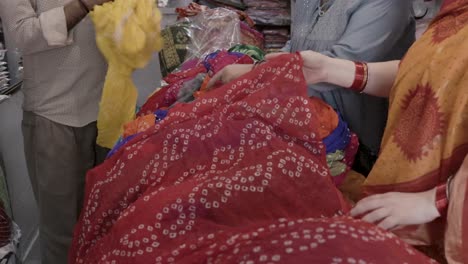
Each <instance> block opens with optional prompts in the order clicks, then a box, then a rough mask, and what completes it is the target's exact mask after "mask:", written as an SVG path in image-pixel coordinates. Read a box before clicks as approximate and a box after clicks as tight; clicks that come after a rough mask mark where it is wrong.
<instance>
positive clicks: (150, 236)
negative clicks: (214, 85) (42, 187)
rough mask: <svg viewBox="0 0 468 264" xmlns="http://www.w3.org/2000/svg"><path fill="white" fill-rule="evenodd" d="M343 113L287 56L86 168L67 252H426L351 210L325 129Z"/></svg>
mask: <svg viewBox="0 0 468 264" xmlns="http://www.w3.org/2000/svg"><path fill="white" fill-rule="evenodd" d="M335 115H336V113H335V112H334V110H333V109H331V108H330V107H329V106H328V105H326V104H325V103H323V102H322V101H320V100H318V99H310V98H308V97H307V93H306V84H305V80H304V78H303V73H302V59H301V57H300V56H299V55H297V54H291V55H283V56H281V57H279V58H277V59H275V60H272V61H270V62H268V63H264V64H262V65H260V66H258V67H257V68H256V69H255V70H254V71H252V72H250V73H248V74H247V75H245V76H243V77H241V78H240V79H237V80H235V81H233V82H231V83H229V84H226V85H225V86H223V87H221V88H219V89H216V90H214V91H212V92H210V93H208V94H206V95H205V96H204V97H202V98H200V99H198V100H196V101H194V102H192V103H189V104H178V105H176V106H175V107H174V108H173V109H171V112H170V114H169V116H168V117H167V118H166V119H164V120H163V121H162V122H161V123H159V124H157V125H156V126H155V127H154V128H150V129H149V130H147V131H146V132H144V133H142V134H141V135H139V136H137V137H136V138H134V139H133V140H132V141H130V142H129V143H128V144H127V145H126V146H125V147H124V148H123V149H121V150H120V151H119V152H117V153H116V154H115V155H114V156H112V158H110V159H109V160H107V161H106V162H105V163H104V164H103V165H101V166H100V167H98V168H96V169H94V170H92V171H90V172H89V174H88V176H87V183H86V194H85V195H86V196H85V197H86V199H85V203H84V208H83V212H82V215H81V218H80V221H79V223H78V225H77V227H76V230H75V237H74V241H73V245H72V249H71V253H70V259H69V260H70V261H69V262H70V263H86V264H92V263H144V264H146V263H395V259H398V260H401V263H405V262H406V263H431V262H432V261H431V260H429V259H428V258H427V257H425V256H423V255H422V254H420V253H419V252H417V251H416V250H414V249H412V248H411V247H410V246H408V245H407V244H405V243H404V242H402V241H401V240H399V239H398V238H397V237H396V236H394V235H393V234H391V233H387V232H384V231H382V230H380V229H378V228H376V227H373V226H371V225H368V224H364V223H362V222H360V221H357V220H352V219H350V218H348V217H346V216H343V215H345V214H346V213H347V212H348V210H349V205H348V204H347V202H346V201H345V200H344V199H343V197H342V195H341V193H340V192H339V191H338V190H337V189H336V187H335V185H334V183H333V181H332V179H331V177H330V172H329V169H328V167H327V164H326V157H325V149H324V145H323V143H322V139H323V138H324V137H326V136H327V135H329V134H330V132H331V131H332V130H333V129H334V128H335V126H336V124H330V121H329V120H336V116H335Z"/></svg>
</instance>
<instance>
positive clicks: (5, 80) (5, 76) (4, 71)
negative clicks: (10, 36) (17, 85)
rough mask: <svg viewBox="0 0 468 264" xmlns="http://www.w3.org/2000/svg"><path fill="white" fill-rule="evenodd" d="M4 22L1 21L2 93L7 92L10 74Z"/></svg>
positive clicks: (0, 67)
mask: <svg viewBox="0 0 468 264" xmlns="http://www.w3.org/2000/svg"><path fill="white" fill-rule="evenodd" d="M3 40H4V37H3V31H2V23H1V22H0V94H6V91H7V90H8V88H9V82H10V79H9V75H8V68H7V62H6V52H7V51H6V49H5V44H4V41H3Z"/></svg>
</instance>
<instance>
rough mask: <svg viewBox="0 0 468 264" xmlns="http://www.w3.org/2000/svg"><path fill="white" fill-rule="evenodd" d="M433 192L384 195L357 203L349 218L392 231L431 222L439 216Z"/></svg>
mask: <svg viewBox="0 0 468 264" xmlns="http://www.w3.org/2000/svg"><path fill="white" fill-rule="evenodd" d="M435 191H436V189H435V188H434V189H432V190H430V191H427V192H421V193H396V192H393V193H385V194H377V195H373V196H369V197H367V198H365V199H363V200H361V201H359V202H358V203H357V204H356V206H355V207H354V208H353V209H352V210H351V216H353V217H360V218H361V219H362V220H363V221H365V222H368V223H372V224H376V225H378V226H379V227H381V228H383V229H386V230H392V229H395V228H398V227H403V226H408V225H419V224H425V223H429V222H432V221H433V220H435V219H436V218H437V217H439V216H440V214H439V212H438V211H437V208H436V206H435Z"/></svg>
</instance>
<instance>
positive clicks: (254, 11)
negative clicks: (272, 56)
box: [244, 0, 291, 53]
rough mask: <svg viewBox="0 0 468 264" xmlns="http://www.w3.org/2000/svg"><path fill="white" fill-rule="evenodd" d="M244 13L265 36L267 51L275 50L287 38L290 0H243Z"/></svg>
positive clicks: (289, 22)
mask: <svg viewBox="0 0 468 264" xmlns="http://www.w3.org/2000/svg"><path fill="white" fill-rule="evenodd" d="M244 4H245V5H246V6H247V11H246V13H247V14H248V15H249V16H250V17H251V18H252V19H253V20H254V21H255V23H256V24H257V26H258V27H259V28H260V31H261V32H262V33H263V35H264V37H265V50H266V52H267V53H271V52H277V51H279V50H280V49H281V48H283V47H284V46H285V44H286V42H287V41H288V40H289V30H290V25H291V7H290V1H285V0H273V1H266V0H260V1H257V0H244Z"/></svg>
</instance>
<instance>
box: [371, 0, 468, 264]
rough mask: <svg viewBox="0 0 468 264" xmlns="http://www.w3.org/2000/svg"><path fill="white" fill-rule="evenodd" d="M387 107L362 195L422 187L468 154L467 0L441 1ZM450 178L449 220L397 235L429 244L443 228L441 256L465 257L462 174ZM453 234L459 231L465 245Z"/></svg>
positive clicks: (467, 225)
mask: <svg viewBox="0 0 468 264" xmlns="http://www.w3.org/2000/svg"><path fill="white" fill-rule="evenodd" d="M389 111H390V112H389V119H388V124H387V128H386V131H385V134H384V138H383V141H382V148H381V153H380V156H379V159H378V161H377V163H376V165H375V167H374V169H373V171H372V172H371V174H370V175H369V177H368V179H367V180H366V182H365V184H364V189H363V190H364V193H365V194H366V195H371V194H376V193H384V192H392V191H398V192H421V191H426V190H429V189H432V188H434V187H436V186H437V185H439V184H442V183H444V182H446V181H447V179H448V178H449V177H450V176H451V175H454V174H456V173H457V171H458V170H459V169H460V167H461V164H462V162H463V160H464V158H465V156H466V155H467V154H468V0H446V1H445V2H444V5H443V7H442V10H441V12H440V14H439V15H438V17H437V18H436V19H435V20H434V21H433V22H432V24H431V25H430V27H429V29H428V30H427V32H426V33H425V34H424V35H423V37H422V38H421V39H420V40H419V41H418V42H417V43H416V44H415V45H413V47H412V48H411V49H410V51H409V52H408V54H407V55H406V57H405V58H404V60H403V61H402V63H401V66H400V70H399V74H398V76H397V79H396V82H395V86H394V88H393V90H392V92H391V94H390V110H389ZM455 178H456V179H455V180H454V181H455V183H458V185H459V186H457V188H456V190H454V194H453V197H451V202H450V208H449V216H448V217H449V219H450V221H449V224H448V225H447V224H446V223H447V221H445V220H444V221H440V220H439V221H438V222H437V223H431V224H429V225H426V226H420V227H414V228H413V229H412V230H409V232H408V230H405V231H406V232H404V233H402V236H403V237H404V238H406V239H407V240H408V241H410V242H412V243H413V244H419V245H427V244H435V243H437V242H441V241H444V239H443V236H444V230H446V231H445V236H446V239H445V242H446V249H445V254H446V257H447V258H448V259H449V260H450V261H451V262H454V263H457V262H460V263H468V245H466V244H467V243H468V209H467V208H468V203H466V202H464V201H465V200H466V196H465V193H466V191H465V190H466V185H467V183H466V179H461V178H462V176H459V175H457V177H455ZM460 185H463V188H460ZM460 201H462V202H460ZM455 203H457V204H456V205H455ZM452 218H453V219H452ZM454 219H458V220H457V221H455V220H454ZM452 223H458V225H453V224H452ZM454 228H455V229H458V232H456V231H454V230H455V229H454ZM454 235H456V236H463V237H465V238H466V239H465V241H464V242H463V243H464V244H465V245H462V244H461V243H462V241H463V239H461V238H462V237H460V238H454ZM449 236H450V237H449ZM448 241H452V242H454V241H459V242H460V243H458V244H457V243H455V242H454V243H451V244H450V243H448ZM447 243H448V244H447Z"/></svg>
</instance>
